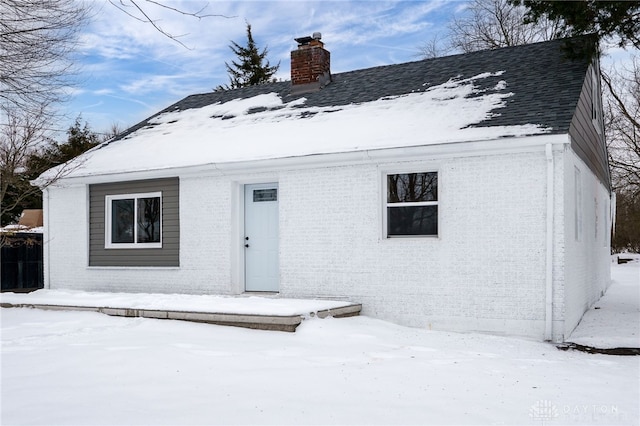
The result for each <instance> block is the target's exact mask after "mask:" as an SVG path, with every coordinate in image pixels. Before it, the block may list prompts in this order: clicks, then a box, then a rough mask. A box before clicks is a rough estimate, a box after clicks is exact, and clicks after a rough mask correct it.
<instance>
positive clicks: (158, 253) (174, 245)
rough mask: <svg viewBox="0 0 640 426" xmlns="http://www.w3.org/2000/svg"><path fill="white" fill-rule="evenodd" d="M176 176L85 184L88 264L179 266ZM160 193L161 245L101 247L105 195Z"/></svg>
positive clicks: (103, 243) (177, 183) (177, 187)
mask: <svg viewBox="0 0 640 426" xmlns="http://www.w3.org/2000/svg"><path fill="white" fill-rule="evenodd" d="M179 188H180V184H179V180H178V178H169V179H154V180H141V181H133V182H115V183H105V184H99V185H90V186H89V266H180V217H179V210H180V209H179ZM157 191H161V192H162V248H155V249H105V248H104V245H105V229H104V228H105V197H106V196H107V195H118V194H129V193H140V192H157Z"/></svg>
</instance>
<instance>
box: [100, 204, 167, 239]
mask: <svg viewBox="0 0 640 426" xmlns="http://www.w3.org/2000/svg"><path fill="white" fill-rule="evenodd" d="M105 206H106V214H105V216H106V218H107V226H106V227H105V231H106V232H105V233H106V235H105V248H161V247H162V229H161V224H162V207H161V206H162V193H161V192H151V193H146V194H125V195H107V196H106V199H105Z"/></svg>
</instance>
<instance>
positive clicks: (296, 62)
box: [291, 33, 331, 94]
mask: <svg viewBox="0 0 640 426" xmlns="http://www.w3.org/2000/svg"><path fill="white" fill-rule="evenodd" d="M321 38H322V35H321V34H320V33H313V36H311V37H308V36H307V37H300V38H296V39H295V40H296V41H297V42H298V48H297V49H296V50H294V51H292V52H291V92H292V93H295V94H297V93H307V92H315V91H317V90H320V89H322V88H323V87H324V86H326V85H327V84H329V83H330V82H331V70H330V66H329V65H330V56H331V55H330V53H329V51H328V50H325V48H324V43H323V42H321V41H320V39H321Z"/></svg>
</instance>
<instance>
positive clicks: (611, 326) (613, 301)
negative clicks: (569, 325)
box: [567, 254, 640, 404]
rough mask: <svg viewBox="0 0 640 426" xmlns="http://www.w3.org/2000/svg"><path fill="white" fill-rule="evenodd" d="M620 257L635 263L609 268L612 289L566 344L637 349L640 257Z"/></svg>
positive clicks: (629, 255)
mask: <svg viewBox="0 0 640 426" xmlns="http://www.w3.org/2000/svg"><path fill="white" fill-rule="evenodd" d="M620 257H622V258H627V259H635V260H634V261H633V262H630V263H625V264H621V265H613V266H612V268H611V287H609V289H608V290H607V292H606V293H605V295H604V296H602V298H600V300H599V301H598V302H597V303H596V304H595V305H594V306H593V307H591V309H589V310H588V311H587V312H585V314H584V316H583V317H582V320H580V324H578V327H576V329H575V330H574V331H573V333H571V336H570V337H569V339H567V340H568V341H570V342H573V343H578V344H580V345H585V346H593V347H596V348H601V349H607V348H640V310H639V309H640V255H638V254H633V255H631V254H626V255H621V256H620ZM615 259H616V258H614V260H615ZM639 404H640V402H639Z"/></svg>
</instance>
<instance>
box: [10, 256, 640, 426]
mask: <svg viewBox="0 0 640 426" xmlns="http://www.w3.org/2000/svg"><path fill="white" fill-rule="evenodd" d="M613 269H614V273H613V279H614V285H613V286H612V288H611V292H613V291H614V290H615V289H616V288H617V287H619V286H620V285H621V286H623V287H626V286H634V285H635V286H636V291H637V289H638V288H639V287H640V280H638V279H637V277H638V274H639V273H640V263H638V262H634V263H631V264H626V265H614V268H613ZM4 296H5V295H3V298H2V299H3V300H4ZM605 302H606V299H604V298H603V299H602V300H601V302H600V306H601V309H599V310H596V311H601V310H603V309H605V307H607V306H609V307H610V308H611V309H610V310H615V308H614V307H613V302H611V303H609V302H607V303H605ZM596 306H598V305H596ZM618 318H619V317H618ZM0 320H1V321H2V368H1V374H2V377H1V385H2V389H1V394H0V396H1V399H0V402H1V406H0V411H1V413H2V414H1V417H0V423H2V424H3V425H13V424H43V425H52V424H56V425H66V424H78V425H79V424H82V425H93V424H101V425H119V424H127V425H133V424H170V425H174V424H175V425H177V424H180V425H189V424H474V425H475V424H539V425H541V424H546V425H564V424H576V425H584V424H638V422H639V420H638V419H639V418H640V404H639V403H638V401H640V357H638V356H612V355H592V354H586V353H582V352H575V351H568V352H563V351H559V350H557V349H556V348H555V347H554V346H553V345H550V344H546V343H540V342H533V341H528V340H523V339H519V338H510V337H498V336H487V335H480V334H460V333H445V332H434V331H427V330H421V329H415V328H407V327H401V326H397V325H393V324H390V323H387V322H383V321H378V320H374V319H372V318H367V317H354V318H344V319H324V320H322V319H318V318H312V319H308V320H306V321H304V322H303V323H302V325H300V327H298V331H297V332H296V333H282V332H267V331H256V330H247V329H239V328H232V327H221V326H214V325H208V324H197V323H188V322H180V321H163V320H154V319H145V318H119V317H109V316H106V315H102V314H98V313H89V312H57V311H55V312H54V311H40V310H33V309H1V310H0ZM613 320H615V321H618V319H617V318H613ZM601 325H602V327H599V329H600V330H601V331H603V332H608V330H609V329H608V328H607V327H604V325H603V324H601ZM618 325H620V324H619V323H618ZM582 326H584V324H583V325H582Z"/></svg>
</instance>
